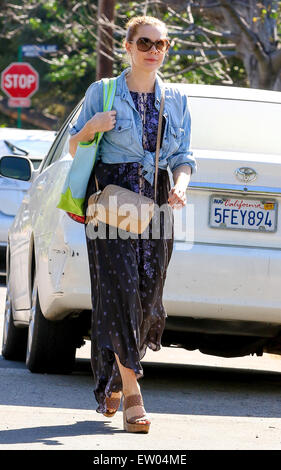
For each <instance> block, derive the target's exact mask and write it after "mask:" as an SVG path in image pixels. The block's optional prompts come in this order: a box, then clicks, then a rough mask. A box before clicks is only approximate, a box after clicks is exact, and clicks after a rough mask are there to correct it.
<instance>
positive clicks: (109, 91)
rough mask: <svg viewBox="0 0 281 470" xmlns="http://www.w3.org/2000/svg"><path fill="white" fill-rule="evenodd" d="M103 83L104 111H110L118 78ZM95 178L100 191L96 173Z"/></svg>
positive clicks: (105, 79)
mask: <svg viewBox="0 0 281 470" xmlns="http://www.w3.org/2000/svg"><path fill="white" fill-rule="evenodd" d="M102 83H103V111H110V110H111V109H112V106H113V101H114V97H115V92H116V85H117V79H116V78H103V79H102ZM102 135H103V132H102V133H100V138H99V140H98V142H100V140H101V138H102ZM95 180H96V188H97V191H98V190H99V183H98V180H97V177H96V175H95Z"/></svg>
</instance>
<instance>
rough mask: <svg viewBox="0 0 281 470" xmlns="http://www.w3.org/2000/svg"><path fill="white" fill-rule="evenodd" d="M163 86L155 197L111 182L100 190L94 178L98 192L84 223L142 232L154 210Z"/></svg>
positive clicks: (90, 204) (161, 108) (162, 103)
mask: <svg viewBox="0 0 281 470" xmlns="http://www.w3.org/2000/svg"><path fill="white" fill-rule="evenodd" d="M164 100H165V90H164V88H163V89H162V95H161V103H160V111H159V121H158V131H157V143H156V152H155V178H154V180H155V186H154V201H153V199H151V198H148V197H146V196H143V195H142V194H138V193H135V192H134V191H131V190H129V189H126V188H122V187H120V186H117V185H114V184H108V185H107V186H106V187H105V188H104V189H103V190H102V191H101V190H99V185H98V180H97V177H96V176H95V180H96V188H97V192H95V193H94V194H92V195H91V196H90V197H89V200H88V208H87V216H86V224H87V223H93V224H94V225H97V224H98V222H103V223H106V224H109V225H112V226H114V227H117V228H120V229H122V230H126V231H128V232H132V233H138V234H140V233H143V232H144V230H145V229H146V227H147V226H148V224H149V222H150V220H151V219H152V217H153V214H154V207H155V204H156V196H157V179H158V162H159V152H160V141H161V130H162V117H163V109H164Z"/></svg>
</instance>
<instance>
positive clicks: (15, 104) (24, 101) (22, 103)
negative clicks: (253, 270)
mask: <svg viewBox="0 0 281 470" xmlns="http://www.w3.org/2000/svg"><path fill="white" fill-rule="evenodd" d="M8 106H9V107H10V108H30V106H31V101H30V98H9V99H8Z"/></svg>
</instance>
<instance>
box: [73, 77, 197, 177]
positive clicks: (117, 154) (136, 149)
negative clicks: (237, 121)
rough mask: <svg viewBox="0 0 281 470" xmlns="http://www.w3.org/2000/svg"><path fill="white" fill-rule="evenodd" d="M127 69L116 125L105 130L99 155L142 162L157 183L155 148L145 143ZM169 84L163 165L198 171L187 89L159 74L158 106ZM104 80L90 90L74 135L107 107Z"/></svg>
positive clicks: (120, 82)
mask: <svg viewBox="0 0 281 470" xmlns="http://www.w3.org/2000/svg"><path fill="white" fill-rule="evenodd" d="M128 70H129V69H126V70H124V71H123V72H122V73H121V75H119V76H118V77H117V84H116V94H115V98H114V102H113V107H112V109H113V110H115V111H116V124H115V127H114V128H113V129H112V130H110V131H108V132H105V133H104V134H103V138H102V139H101V142H100V144H99V149H98V156H97V159H101V160H102V162H104V163H126V162H139V163H140V164H141V166H142V174H143V176H144V178H145V179H146V180H147V181H149V183H150V184H152V183H153V179H154V173H155V152H150V151H148V150H145V149H144V148H143V145H142V132H143V129H142V121H141V116H140V115H139V113H138V111H137V110H136V108H135V105H134V102H133V99H132V97H131V94H130V91H129V89H128V86H127V82H126V78H125V75H126V74H127V73H128ZM163 86H164V87H165V104H164V112H163V116H164V119H165V129H164V134H163V139H162V146H161V148H160V152H159V168H161V169H167V166H169V168H170V170H171V171H172V172H173V171H174V170H175V169H176V168H177V167H179V166H181V165H190V167H191V171H192V173H194V172H195V171H196V162H195V159H194V158H193V152H192V151H191V150H190V148H189V147H190V138H191V117H190V112H189V108H188V97H187V95H186V93H184V92H183V91H182V89H180V90H179V88H177V87H175V86H173V85H172V84H169V83H165V84H164V83H163V81H162V80H161V78H160V77H159V76H158V75H157V76H156V83H155V106H156V108H157V109H158V110H159V109H160V99H161V89H162V87H163ZM102 87H103V85H102V81H101V80H99V81H97V82H94V83H92V84H91V85H90V86H89V88H88V89H87V91H86V94H85V99H84V102H83V106H82V110H81V112H80V115H79V117H78V119H77V121H76V122H75V123H74V125H73V126H70V129H69V132H70V134H71V135H74V134H76V133H77V132H79V131H80V130H81V129H82V128H83V127H84V125H85V124H86V122H87V121H88V120H89V119H91V117H92V116H93V115H94V114H95V113H97V112H101V111H102V110H103V104H102V100H103V90H102Z"/></svg>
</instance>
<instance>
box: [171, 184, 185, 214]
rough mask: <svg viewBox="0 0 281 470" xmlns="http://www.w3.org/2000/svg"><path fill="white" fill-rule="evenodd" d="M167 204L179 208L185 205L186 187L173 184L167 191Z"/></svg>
mask: <svg viewBox="0 0 281 470" xmlns="http://www.w3.org/2000/svg"><path fill="white" fill-rule="evenodd" d="M168 204H169V206H171V207H172V209H181V208H182V207H184V206H185V205H186V188H184V187H181V186H177V185H175V186H174V187H173V188H171V190H170V191H169V195H168Z"/></svg>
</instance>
